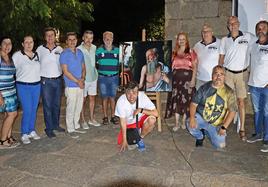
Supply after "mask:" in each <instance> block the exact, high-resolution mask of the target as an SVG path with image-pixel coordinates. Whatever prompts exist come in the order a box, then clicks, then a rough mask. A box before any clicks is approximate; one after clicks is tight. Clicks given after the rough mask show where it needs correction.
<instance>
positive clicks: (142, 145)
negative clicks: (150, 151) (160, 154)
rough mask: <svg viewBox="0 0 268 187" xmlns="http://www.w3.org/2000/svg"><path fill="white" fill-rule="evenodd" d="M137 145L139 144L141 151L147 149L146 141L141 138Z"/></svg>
mask: <svg viewBox="0 0 268 187" xmlns="http://www.w3.org/2000/svg"><path fill="white" fill-rule="evenodd" d="M137 146H138V150H139V151H140V152H142V151H145V144H144V142H143V139H141V140H140V141H139V142H138V143H137Z"/></svg>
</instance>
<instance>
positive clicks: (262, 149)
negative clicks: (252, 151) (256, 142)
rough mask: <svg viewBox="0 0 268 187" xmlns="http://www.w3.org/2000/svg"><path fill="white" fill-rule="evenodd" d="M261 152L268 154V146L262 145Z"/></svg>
mask: <svg viewBox="0 0 268 187" xmlns="http://www.w3.org/2000/svg"><path fill="white" fill-rule="evenodd" d="M261 152H263V153H268V144H263V145H262V148H261Z"/></svg>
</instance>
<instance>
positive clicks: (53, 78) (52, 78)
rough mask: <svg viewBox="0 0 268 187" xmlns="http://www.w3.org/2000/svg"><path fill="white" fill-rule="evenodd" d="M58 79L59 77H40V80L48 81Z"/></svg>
mask: <svg viewBox="0 0 268 187" xmlns="http://www.w3.org/2000/svg"><path fill="white" fill-rule="evenodd" d="M59 78H61V75H60V76H58V77H41V79H49V80H57V79H59Z"/></svg>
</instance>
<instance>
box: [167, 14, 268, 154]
mask: <svg viewBox="0 0 268 187" xmlns="http://www.w3.org/2000/svg"><path fill="white" fill-rule="evenodd" d="M239 26H240V22H239V20H238V18H237V17H236V16H230V17H229V18H228V21H227V28H228V30H229V34H228V35H227V36H225V37H223V38H222V39H221V40H220V39H218V38H216V37H215V36H214V35H213V31H212V27H211V26H210V25H208V24H204V25H203V27H202V30H201V35H202V40H201V41H199V42H197V43H196V44H195V45H194V47H193V49H190V47H189V46H190V45H189V40H188V37H187V34H186V33H183V32H182V33H179V34H178V35H177V40H176V46H175V48H174V51H173V57H172V72H173V80H172V86H173V89H172V92H170V93H169V95H168V100H167V107H166V115H165V117H166V118H168V117H171V115H172V114H175V126H174V127H173V131H177V130H178V129H179V128H180V127H181V128H183V129H185V128H187V129H188V131H189V132H190V134H191V135H193V136H194V137H195V139H196V146H202V145H203V140H204V138H205V136H206V135H207V136H208V138H209V139H210V141H211V143H212V145H213V146H214V147H216V148H224V147H225V146H226V143H225V137H226V131H227V129H228V127H229V125H230V124H231V123H232V121H233V119H234V117H235V115H236V112H237V113H238V116H239V120H240V127H239V128H240V129H239V136H240V138H241V140H243V141H247V142H248V143H254V142H257V141H263V147H262V148H261V151H262V152H268V120H267V119H268V77H267V75H266V74H267V70H268V64H267V59H268V51H267V49H268V48H267V47H268V22H267V21H265V20H263V21H259V22H258V23H257V24H256V28H255V30H256V36H254V35H253V34H251V33H248V32H242V31H240V30H239ZM248 86H249V89H248ZM248 90H249V92H250V93H251V94H250V95H251V100H252V103H253V109H254V126H255V132H253V135H252V136H251V137H249V138H247V136H246V132H245V98H246V97H247V94H248ZM180 116H182V122H181V123H180V122H179V117H180Z"/></svg>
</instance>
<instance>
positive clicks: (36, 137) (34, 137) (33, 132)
mask: <svg viewBox="0 0 268 187" xmlns="http://www.w3.org/2000/svg"><path fill="white" fill-rule="evenodd" d="M28 137H29V138H32V139H34V140H39V139H40V136H38V135H37V134H36V132H35V131H32V132H31V133H30V134H29V135H28Z"/></svg>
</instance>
